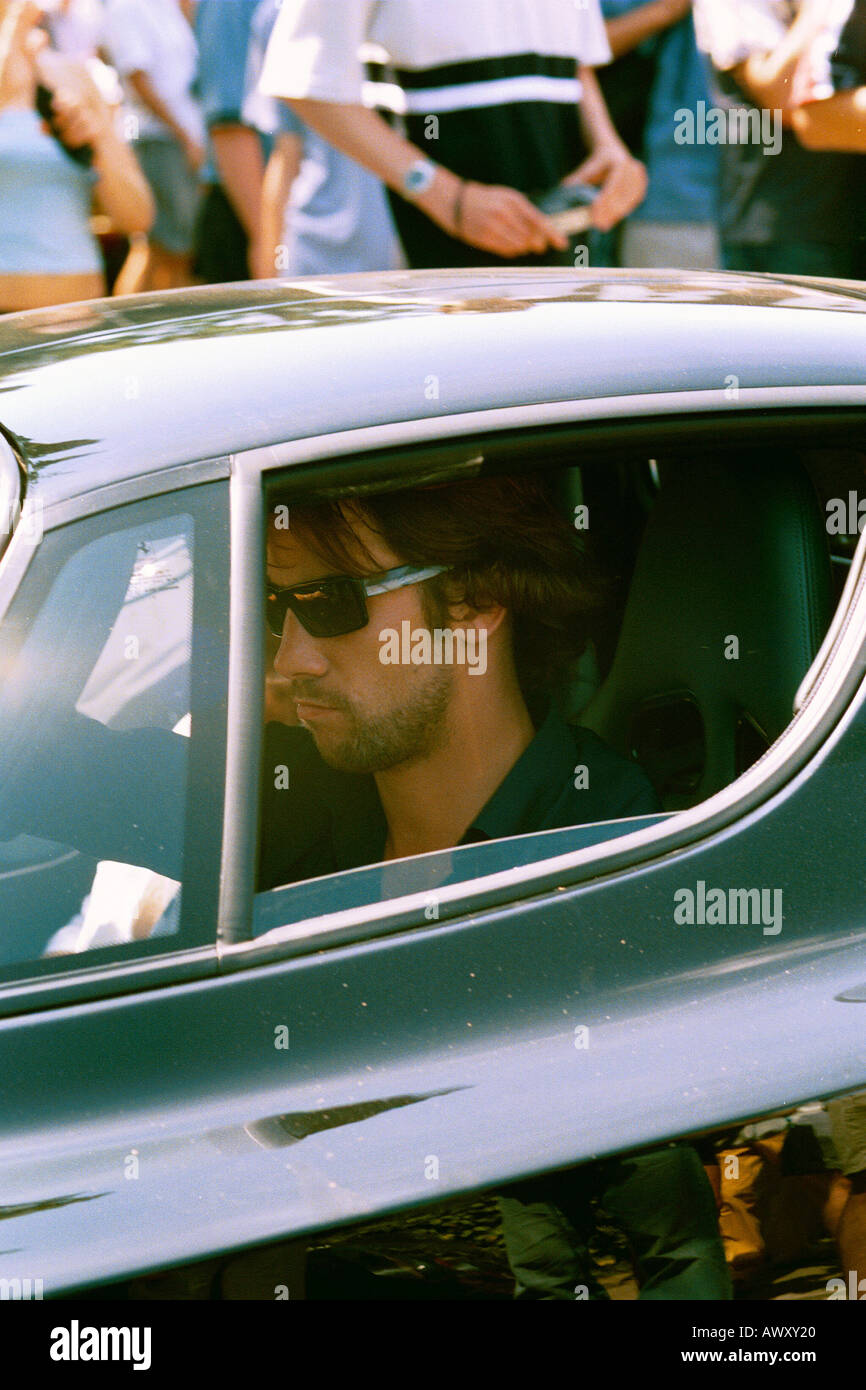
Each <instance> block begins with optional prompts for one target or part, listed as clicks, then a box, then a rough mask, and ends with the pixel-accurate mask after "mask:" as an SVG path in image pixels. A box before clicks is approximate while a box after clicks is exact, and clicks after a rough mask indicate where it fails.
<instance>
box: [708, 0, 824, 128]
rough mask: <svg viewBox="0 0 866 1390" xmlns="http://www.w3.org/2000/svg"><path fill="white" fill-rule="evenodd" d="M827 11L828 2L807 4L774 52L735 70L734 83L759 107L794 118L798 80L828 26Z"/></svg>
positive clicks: (813, 0)
mask: <svg viewBox="0 0 866 1390" xmlns="http://www.w3.org/2000/svg"><path fill="white" fill-rule="evenodd" d="M827 10H828V6H827V0H803V5H802V7H801V8H800V11H799V13H798V14H797V17H796V19H795V20H794V22H793V24H792V25H791V26H790V28H789V29H788V31H787V33H786V34H785V36H784V38H783V39H782V40H781V42H780V43H779V44H778V45H777V46H776V47H775V48H774V49H773V50H772V52H770V53H753V54H752V55H751V56H750V57H748V58H746V60H745V61H744V62H742V63H738V64H737V66H736V67H734V68H732V69H731V76H732V77H733V78H734V81H735V82H736V83H737V85H738V86H739V87H741V88H742V90H743V91H744V92H745V93H746V95H747V96H749V97H751V99H752V101H753V102H754V103H755V105H756V106H760V107H763V108H765V109H767V110H770V111H775V110H780V111H784V112H785V113H786V114H787V115H788V116H790V112H791V107H792V100H791V93H792V88H793V84H794V78H795V76H796V74H797V71H798V69H799V68H800V65H801V64H802V62H803V60H804V58H805V57H806V55H807V54H808V52H809V50H810V48H811V47H812V45H813V44H814V43H815V41H816V40H817V39H818V38H819V36H820V34H821V31H822V29H823V28H824V26H825V23H826V20H827ZM787 123H788V122H787V121H786V124H787Z"/></svg>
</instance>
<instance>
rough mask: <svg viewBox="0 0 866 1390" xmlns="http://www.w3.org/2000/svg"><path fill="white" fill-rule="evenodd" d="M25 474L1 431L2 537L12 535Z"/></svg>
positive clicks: (0, 513) (0, 508)
mask: <svg viewBox="0 0 866 1390" xmlns="http://www.w3.org/2000/svg"><path fill="white" fill-rule="evenodd" d="M22 482H23V476H22V473H21V469H20V468H19V466H18V460H17V458H16V457H15V453H14V450H13V449H12V446H11V444H10V443H9V440H8V439H7V438H6V436H5V435H4V434H2V433H0V538H2V537H3V536H11V534H12V530H13V527H12V524H11V523H12V519H13V517H14V515H15V512H16V511H17V510H18V505H19V503H20V501H21V484H22Z"/></svg>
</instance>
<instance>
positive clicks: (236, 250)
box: [193, 0, 269, 285]
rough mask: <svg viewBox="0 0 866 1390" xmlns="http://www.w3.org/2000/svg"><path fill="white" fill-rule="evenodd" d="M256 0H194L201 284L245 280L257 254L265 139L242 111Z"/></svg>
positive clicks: (197, 230) (197, 247) (197, 243)
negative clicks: (200, 125)
mask: <svg viewBox="0 0 866 1390" xmlns="http://www.w3.org/2000/svg"><path fill="white" fill-rule="evenodd" d="M258 4H259V0H199V3H198V6H197V8H196V13H195V35H196V40H197V42H198V54H199V76H198V97H199V100H200V102H201V107H202V113H203V115H204V119H205V124H206V126H207V130H208V135H209V137H210V150H209V155H208V160H207V163H206V165H205V168H204V170H203V171H202V178H203V181H204V185H205V191H204V196H203V198H202V202H201V207H200V209H199V215H198V218H197V221H196V227H195V255H194V263H193V264H194V269H195V272H196V275H197V276H198V277H199V279H201V280H203V281H204V282H205V283H206V284H211V285H212V284H220V283H225V282H228V281H233V280H246V279H247V278H248V277H249V276H250V275H251V274H252V273H254V271H253V266H254V262H255V260H256V250H255V247H256V242H257V239H258V235H259V224H260V221H261V200H262V180H263V178H264V171H265V159H266V157H267V154H268V153H269V145H268V144H267V142H265V141H264V140H263V138H262V136H261V135H260V134H259V132H258V131H257V130H256V129H255V128H254V127H253V126H252V125H251V124H250V123H249V122H247V121H245V120H244V118H243V115H242V107H243V100H244V90H245V82H246V73H247V59H248V52H249V47H250V37H251V31H252V23H253V16H254V15H255V12H256V8H257V6H258Z"/></svg>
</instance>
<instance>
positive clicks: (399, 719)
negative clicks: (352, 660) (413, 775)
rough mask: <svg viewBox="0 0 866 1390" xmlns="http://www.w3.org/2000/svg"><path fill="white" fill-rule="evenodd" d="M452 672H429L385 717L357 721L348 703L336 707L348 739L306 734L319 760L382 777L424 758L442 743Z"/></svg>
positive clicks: (437, 668) (321, 731)
mask: <svg viewBox="0 0 866 1390" xmlns="http://www.w3.org/2000/svg"><path fill="white" fill-rule="evenodd" d="M453 676H454V673H453V671H452V670H451V669H450V668H449V667H446V666H432V667H430V668H429V670H428V673H427V679H426V680H425V682H424V684H423V685H422V686H421V687H420V688H418V689H416V690H413V691H412V692H411V693H410V694H409V695H408V696H407V697H406V698H405V699H404V700H403V701H402V703H401V704H400V705H399V706H398V707H397V708H396V709H393V710H391V711H390V712H389V713H388V714H384V715H367V716H364V717H363V718H362V717H361V716H359V714H358V713H357V711H356V709H355V708H354V706H353V705H352V704H350V703H349V702H348V701H347V702H346V703H342V702H341V703H340V705H339V706H338V708H339V710H340V712H341V714H343V715H344V716H345V717H346V719H347V720H348V722H349V730H348V733H345V734H341V735H337V734H336V733H335V734H331V735H329V734H328V733H327V731H326V730H324V729H321V728H315V727H314V728H312V729H311V730H310V732H311V733H312V735H313V738H314V740H315V743H316V748H317V749H318V751H319V754H320V755H321V757H322V758H323V760H324V761H325V762H326V763H327V764H328V765H329V766H330V767H333V768H336V769H337V770H338V771H340V772H365V773H372V772H386V771H388V769H389V768H392V767H398V766H399V765H400V764H401V763H413V762H417V761H419V760H420V759H422V758H425V757H428V756H429V755H430V754H431V753H433V752H435V751H436V749H437V748H438V747H440V746H441V745H442V742H443V741H444V738H445V729H446V714H447V711H448V707H449V705H450V703H451V695H452V688H453Z"/></svg>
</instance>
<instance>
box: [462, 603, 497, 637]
mask: <svg viewBox="0 0 866 1390" xmlns="http://www.w3.org/2000/svg"><path fill="white" fill-rule="evenodd" d="M507 618H508V609H507V608H503V607H502V604H501V603H491V605H490V607H489V608H469V607H467V606H463V607H462V608H461V609H460V610H459V611H458V612H457V613H455V614H454V619H453V620H454V622H456V623H461V624H464V623H465V624H466V626H467V627H474V628H477V629H478V631H479V632H482V631H483V632H486V633H487V635H488V637H492V636H493V634H494V632H496V631H497V630H498V629H499V628H500V627H502V625H503V623H505V622H506V621H507Z"/></svg>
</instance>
